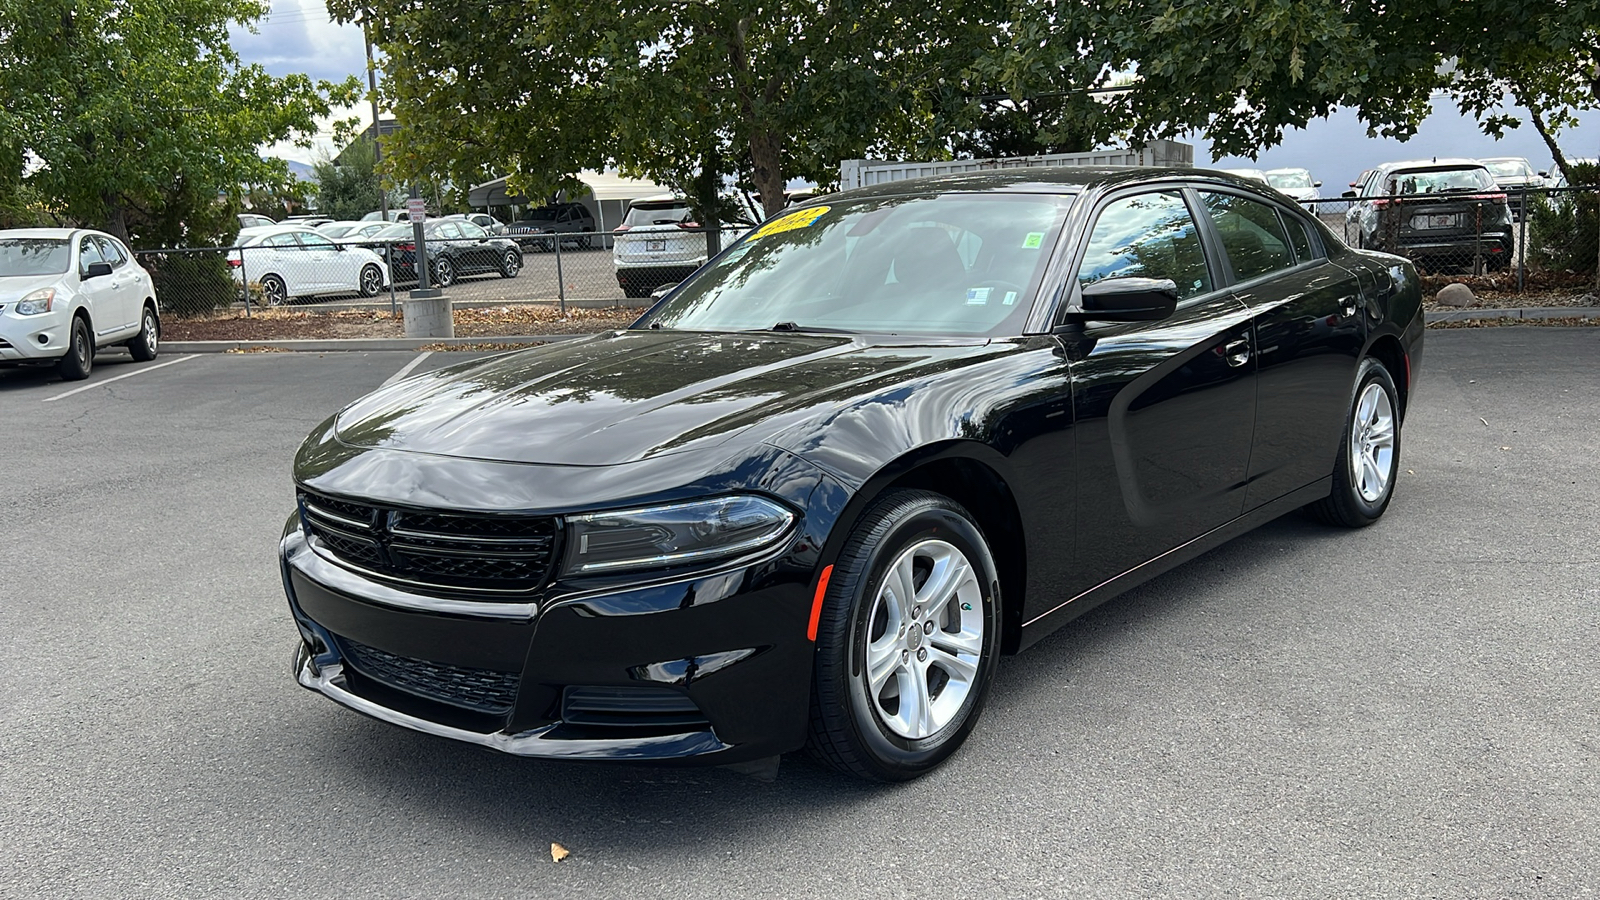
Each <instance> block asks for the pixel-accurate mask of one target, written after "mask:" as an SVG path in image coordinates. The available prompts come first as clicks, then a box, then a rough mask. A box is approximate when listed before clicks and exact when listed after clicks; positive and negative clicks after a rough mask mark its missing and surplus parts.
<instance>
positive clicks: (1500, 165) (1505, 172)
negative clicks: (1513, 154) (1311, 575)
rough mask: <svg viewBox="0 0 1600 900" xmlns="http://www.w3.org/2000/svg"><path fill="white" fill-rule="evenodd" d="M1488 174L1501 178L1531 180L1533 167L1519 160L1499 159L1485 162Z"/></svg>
mask: <svg viewBox="0 0 1600 900" xmlns="http://www.w3.org/2000/svg"><path fill="white" fill-rule="evenodd" d="M1484 165H1485V166H1487V167H1488V168H1489V172H1490V173H1491V174H1493V175H1498V176H1499V177H1501V178H1532V177H1533V174H1534V173H1533V167H1532V166H1530V165H1528V163H1527V161H1525V160H1521V159H1500V160H1493V161H1490V162H1485V163H1484Z"/></svg>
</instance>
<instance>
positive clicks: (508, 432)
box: [335, 330, 988, 466]
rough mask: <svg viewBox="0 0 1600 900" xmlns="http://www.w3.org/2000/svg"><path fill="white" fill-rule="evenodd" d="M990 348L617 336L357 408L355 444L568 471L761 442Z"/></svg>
mask: <svg viewBox="0 0 1600 900" xmlns="http://www.w3.org/2000/svg"><path fill="white" fill-rule="evenodd" d="M987 343H988V342H987V341H984V340H981V339H979V340H965V341H948V342H941V341H937V340H936V341H932V342H917V343H915V344H898V343H896V344H892V345H890V346H885V345H883V344H881V343H879V344H874V343H869V342H866V341H863V340H858V339H854V338H852V337H848V336H833V335H813V334H770V333H765V332H762V333H731V334H710V333H701V332H672V331H642V330H641V331H631V330H630V331H621V332H611V333H608V334H604V335H599V336H597V337H593V338H588V339H583V340H575V341H565V342H561V343H556V344H550V345H546V346H544V347H539V348H535V349H531V350H524V351H519V352H516V353H510V354H506V355H503V356H497V357H492V358H490V359H487V360H483V361H480V362H477V363H469V364H466V365H461V366H453V367H450V368H447V369H443V370H440V371H437V372H432V373H428V374H425V375H421V376H417V377H414V378H411V379H407V380H405V381H402V382H399V383H397V384H395V385H392V386H390V387H388V388H386V389H382V390H379V391H378V392H376V393H373V394H371V395H368V396H367V397H365V398H363V399H361V400H358V401H356V402H355V403H354V404H352V405H351V406H349V407H347V408H346V409H345V410H344V411H343V412H341V413H340V414H339V416H338V418H337V421H336V426H335V427H336V429H337V436H338V439H339V441H340V442H342V443H345V444H348V445H353V446H356V447H371V448H389V449H398V450H408V451H415V452H420V453H431V454H440V455H447V456H455V457H463V458H471V459H482V460H492V461H499V462H520V463H544V464H552V465H571V466H604V465H616V464H619V463H626V462H633V461H637V460H641V459H647V458H650V457H655V456H662V455H666V454H671V453H681V452H684V451H688V450H693V449H708V448H710V447H715V446H717V445H719V444H722V443H724V442H726V441H727V440H729V439H730V438H732V437H734V436H735V435H739V434H743V433H746V432H749V431H750V430H751V429H752V427H754V426H757V425H764V426H765V427H764V428H762V429H759V430H758V431H757V432H755V433H754V434H753V435H751V439H752V440H759V439H760V438H761V437H764V436H768V435H771V434H772V433H773V432H774V431H776V430H777V429H779V428H781V427H783V426H784V425H785V424H787V423H790V422H793V421H797V420H798V418H800V417H804V416H807V415H810V414H812V413H813V412H815V411H817V409H818V408H819V407H821V408H824V409H837V408H838V407H839V406H840V405H842V404H844V403H848V402H850V400H851V399H853V398H855V397H857V396H859V395H860V394H862V393H870V392H871V390H873V389H874V388H872V387H871V386H872V385H881V384H883V382H882V380H881V379H882V378H883V376H885V375H889V376H890V381H892V382H895V383H899V382H900V381H901V380H902V378H903V377H905V376H909V375H910V374H911V373H912V372H913V371H914V370H917V369H920V368H924V367H929V366H937V365H938V364H939V363H940V362H943V361H949V360H952V359H954V358H958V357H960V356H963V355H968V354H972V353H974V352H975V351H981V348H982V347H984V346H985V345H986V344H987Z"/></svg>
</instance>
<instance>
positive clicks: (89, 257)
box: [78, 237, 106, 275]
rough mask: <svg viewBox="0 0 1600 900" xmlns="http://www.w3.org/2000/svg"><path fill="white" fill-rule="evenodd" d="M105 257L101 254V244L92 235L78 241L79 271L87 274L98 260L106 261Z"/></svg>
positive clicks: (81, 273)
mask: <svg viewBox="0 0 1600 900" xmlns="http://www.w3.org/2000/svg"><path fill="white" fill-rule="evenodd" d="M105 261H106V260H105V257H103V256H101V255H100V245H99V244H98V243H96V242H95V239H94V238H92V237H85V238H84V239H83V240H81V241H79V242H78V273H79V274H80V275H87V274H88V273H89V267H90V266H92V265H94V264H95V263H97V262H105Z"/></svg>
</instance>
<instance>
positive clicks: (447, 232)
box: [439, 222, 461, 240]
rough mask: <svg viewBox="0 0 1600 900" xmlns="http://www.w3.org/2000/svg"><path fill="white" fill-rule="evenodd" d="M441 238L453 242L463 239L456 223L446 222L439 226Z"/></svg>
mask: <svg viewBox="0 0 1600 900" xmlns="http://www.w3.org/2000/svg"><path fill="white" fill-rule="evenodd" d="M439 237H441V238H444V239H445V240H451V239H455V238H460V237H461V229H460V228H458V227H456V223H454V222H444V223H442V224H440V225H439Z"/></svg>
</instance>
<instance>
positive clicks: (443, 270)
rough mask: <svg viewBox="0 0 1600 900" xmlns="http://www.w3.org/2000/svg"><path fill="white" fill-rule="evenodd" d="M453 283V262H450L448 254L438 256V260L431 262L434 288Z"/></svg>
mask: <svg viewBox="0 0 1600 900" xmlns="http://www.w3.org/2000/svg"><path fill="white" fill-rule="evenodd" d="M455 283H456V265H455V263H453V262H451V261H450V257H448V256H441V257H439V261H438V262H435V263H434V264H433V286H434V287H436V288H447V287H449V286H450V285H452V284H455Z"/></svg>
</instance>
